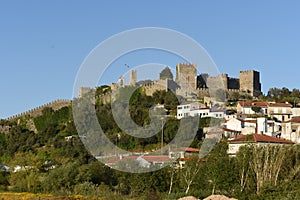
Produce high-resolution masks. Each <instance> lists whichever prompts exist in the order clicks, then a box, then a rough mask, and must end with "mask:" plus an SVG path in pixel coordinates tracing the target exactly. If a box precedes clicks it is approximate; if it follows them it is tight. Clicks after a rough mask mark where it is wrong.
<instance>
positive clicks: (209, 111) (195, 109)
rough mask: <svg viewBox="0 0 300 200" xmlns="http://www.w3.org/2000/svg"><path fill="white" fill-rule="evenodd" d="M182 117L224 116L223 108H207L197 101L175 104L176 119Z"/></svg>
mask: <svg viewBox="0 0 300 200" xmlns="http://www.w3.org/2000/svg"><path fill="white" fill-rule="evenodd" d="M184 117H200V118H203V117H214V118H224V117H225V110H220V109H214V108H209V107H206V106H204V105H203V104H200V103H198V102H192V103H186V104H182V105H179V106H177V119H182V118H184Z"/></svg>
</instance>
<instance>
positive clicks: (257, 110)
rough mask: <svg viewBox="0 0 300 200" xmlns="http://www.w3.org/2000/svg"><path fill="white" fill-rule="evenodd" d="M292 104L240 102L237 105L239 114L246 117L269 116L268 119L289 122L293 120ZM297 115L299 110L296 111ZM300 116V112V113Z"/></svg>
mask: <svg viewBox="0 0 300 200" xmlns="http://www.w3.org/2000/svg"><path fill="white" fill-rule="evenodd" d="M292 107H293V106H292V104H290V103H288V102H286V103H275V102H244V101H239V102H238V104H237V107H236V108H237V113H239V114H246V115H254V114H261V115H268V117H271V118H276V119H277V121H288V120H290V119H291V118H292V115H293V112H292ZM294 113H297V110H294ZM299 114H300V112H299Z"/></svg>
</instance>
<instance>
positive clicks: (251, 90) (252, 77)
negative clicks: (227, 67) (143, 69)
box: [240, 70, 261, 97]
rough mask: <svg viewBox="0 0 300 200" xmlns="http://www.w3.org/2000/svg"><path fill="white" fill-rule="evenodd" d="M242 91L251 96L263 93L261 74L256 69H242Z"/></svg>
mask: <svg viewBox="0 0 300 200" xmlns="http://www.w3.org/2000/svg"><path fill="white" fill-rule="evenodd" d="M240 91H241V92H246V93H247V94H249V95H251V96H256V97H257V96H259V95H260V94H261V83H260V74H259V72H257V71H255V70H246V71H240Z"/></svg>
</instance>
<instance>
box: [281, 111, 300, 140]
mask: <svg viewBox="0 0 300 200" xmlns="http://www.w3.org/2000/svg"><path fill="white" fill-rule="evenodd" d="M281 137H282V138H285V139H288V140H291V141H293V142H295V143H300V117H294V118H292V119H290V120H289V121H286V122H282V132H281Z"/></svg>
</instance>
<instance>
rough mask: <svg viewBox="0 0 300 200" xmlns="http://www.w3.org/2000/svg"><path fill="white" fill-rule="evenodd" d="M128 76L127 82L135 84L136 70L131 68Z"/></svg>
mask: <svg viewBox="0 0 300 200" xmlns="http://www.w3.org/2000/svg"><path fill="white" fill-rule="evenodd" d="M129 77H130V80H129V84H130V85H133V86H135V84H136V80H137V75H136V70H131V71H130V76H129Z"/></svg>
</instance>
